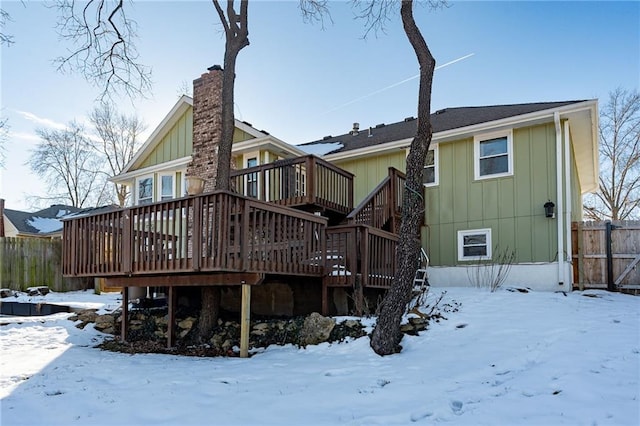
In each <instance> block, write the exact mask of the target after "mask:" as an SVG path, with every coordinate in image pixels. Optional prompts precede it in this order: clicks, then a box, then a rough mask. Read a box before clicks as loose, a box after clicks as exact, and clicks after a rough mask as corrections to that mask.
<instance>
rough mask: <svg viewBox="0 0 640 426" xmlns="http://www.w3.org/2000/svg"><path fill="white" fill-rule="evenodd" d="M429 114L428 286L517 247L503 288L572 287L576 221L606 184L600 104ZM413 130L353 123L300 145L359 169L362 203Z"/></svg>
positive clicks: (464, 277)
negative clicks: (601, 174)
mask: <svg viewBox="0 0 640 426" xmlns="http://www.w3.org/2000/svg"><path fill="white" fill-rule="evenodd" d="M431 120H432V126H433V139H432V143H431V147H430V151H429V153H428V156H427V161H426V164H425V167H424V175H423V180H424V186H425V190H424V198H425V226H424V227H423V231H422V235H421V239H422V246H423V248H424V249H425V250H426V251H427V253H428V255H429V258H430V268H429V280H430V282H431V283H432V284H436V285H438V286H446V285H453V286H459V285H469V284H473V279H472V277H471V276H472V275H474V274H475V272H477V271H475V272H474V268H475V269H477V268H478V266H477V265H478V264H479V263H480V264H487V263H491V259H494V260H495V259H496V257H497V256H498V255H500V254H502V253H504V252H505V251H509V252H511V251H513V254H514V255H515V259H514V264H513V266H512V268H511V270H510V272H509V276H508V277H507V280H506V282H505V285H514V286H524V287H530V288H534V289H540V290H554V291H557V290H571V286H572V282H573V281H572V276H571V273H572V270H571V254H572V243H575V242H573V241H572V240H571V223H572V222H576V221H582V195H583V194H585V193H588V192H593V191H596V190H597V188H598V133H597V128H598V104H597V100H583V101H566V102H542V103H527V104H515V105H492V106H482V107H464V108H447V109H443V110H439V111H436V112H435V113H433V114H432V115H431ZM415 131H416V120H415V119H414V118H412V117H409V118H406V119H405V120H403V121H401V122H399V123H393V124H387V125H385V124H378V125H375V126H372V127H369V128H368V129H365V130H360V129H359V125H358V123H355V124H354V127H353V129H352V130H351V131H349V132H348V133H345V134H343V135H340V136H336V137H325V138H323V139H321V140H317V141H314V142H310V143H308V144H303V145H302V146H300V147H301V148H303V149H305V148H308V147H313V146H316V147H318V149H320V147H322V146H325V147H329V149H330V150H329V151H328V152H327V153H326V154H325V155H323V157H322V158H323V159H324V160H326V161H329V162H331V163H332V164H335V165H336V166H339V167H341V168H343V169H345V170H347V171H349V172H351V173H353V175H354V176H355V179H354V193H355V199H356V201H358V200H361V199H363V198H364V197H365V196H366V195H367V194H368V193H369V192H370V191H371V189H372V187H373V186H375V185H376V183H377V182H379V181H380V179H381V178H382V177H384V175H385V174H386V169H387V167H389V166H393V167H396V168H397V169H399V170H402V171H404V170H405V161H406V160H405V159H406V156H407V153H408V147H409V144H410V143H411V140H412V138H413V135H414V134H415ZM551 205H553V208H554V210H553V213H550V214H545V206H551ZM487 272H488V271H487Z"/></svg>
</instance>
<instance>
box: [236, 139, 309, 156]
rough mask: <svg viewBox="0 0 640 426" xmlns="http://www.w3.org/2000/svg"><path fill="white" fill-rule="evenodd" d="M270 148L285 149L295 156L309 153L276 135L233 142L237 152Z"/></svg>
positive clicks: (273, 149)
mask: <svg viewBox="0 0 640 426" xmlns="http://www.w3.org/2000/svg"><path fill="white" fill-rule="evenodd" d="M261 148H262V149H270V150H271V151H283V152H285V153H289V154H291V155H293V156H294V157H302V156H305V155H307V153H305V152H304V151H302V150H301V149H300V148H297V147H296V146H295V145H291V144H288V143H286V142H284V141H282V140H280V139H278V138H276V137H275V136H271V135H266V136H263V137H261V138H256V139H249V140H246V141H242V142H235V143H234V144H233V148H232V151H231V152H233V153H234V154H235V153H241V152H247V151H255V150H256V149H261Z"/></svg>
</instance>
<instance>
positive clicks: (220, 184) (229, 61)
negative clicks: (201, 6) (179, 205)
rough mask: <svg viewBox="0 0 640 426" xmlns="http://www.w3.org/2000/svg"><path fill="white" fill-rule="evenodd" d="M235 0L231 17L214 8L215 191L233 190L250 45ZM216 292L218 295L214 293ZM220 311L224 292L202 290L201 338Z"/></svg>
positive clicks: (244, 12)
mask: <svg viewBox="0 0 640 426" xmlns="http://www.w3.org/2000/svg"><path fill="white" fill-rule="evenodd" d="M233 3H234V1H233V0H227V15H226V17H225V14H224V11H223V10H222V8H221V7H220V4H219V2H218V0H214V1H213V5H214V6H215V8H216V11H217V12H218V16H219V17H220V22H221V23H222V26H223V27H224V30H225V37H226V43H225V51H224V68H223V70H222V132H221V133H222V136H221V138H220V144H219V145H218V167H217V172H216V182H215V185H214V188H215V189H229V186H230V181H229V179H230V169H231V148H232V145H233V131H234V129H235V117H234V115H233V107H234V105H233V103H234V98H233V95H234V86H235V80H236V59H237V57H238V53H240V50H242V48H244V47H245V46H248V45H249V32H248V28H247V6H248V0H241V1H240V14H239V15H238V14H236V12H235V10H234V8H233ZM213 291H216V292H217V295H215V294H212V293H211V292H213ZM219 310H220V289H219V288H218V289H216V288H214V287H203V288H202V309H201V311H200V318H199V319H198V336H199V337H200V339H201V340H202V339H204V338H206V337H207V336H208V335H209V334H210V333H211V330H212V328H213V326H214V325H215V322H216V321H217V319H218V312H219Z"/></svg>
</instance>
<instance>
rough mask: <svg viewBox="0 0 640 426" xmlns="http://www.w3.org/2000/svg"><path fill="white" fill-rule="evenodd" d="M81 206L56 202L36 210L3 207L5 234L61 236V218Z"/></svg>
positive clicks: (34, 236) (22, 236)
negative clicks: (27, 210)
mask: <svg viewBox="0 0 640 426" xmlns="http://www.w3.org/2000/svg"><path fill="white" fill-rule="evenodd" d="M79 211H82V209H81V208H78V207H73V206H65V205H62V204H54V205H52V206H50V207H47V208H46V209H42V210H38V211H35V212H24V211H21V210H13V209H7V208H5V209H3V218H2V219H3V222H4V236H5V237H17V238H61V237H62V221H61V219H62V218H63V217H65V216H67V215H69V214H72V213H77V212H79Z"/></svg>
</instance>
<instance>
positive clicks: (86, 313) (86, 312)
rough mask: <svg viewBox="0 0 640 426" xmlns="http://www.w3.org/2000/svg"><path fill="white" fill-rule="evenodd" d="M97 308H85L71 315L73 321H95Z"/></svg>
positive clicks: (70, 318)
mask: <svg viewBox="0 0 640 426" xmlns="http://www.w3.org/2000/svg"><path fill="white" fill-rule="evenodd" d="M96 311H97V309H83V310H81V311H79V312H78V313H76V314H75V315H72V316H70V317H69V320H71V321H82V322H85V323H86V322H95V320H96V318H97V317H98V314H97V313H96Z"/></svg>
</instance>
